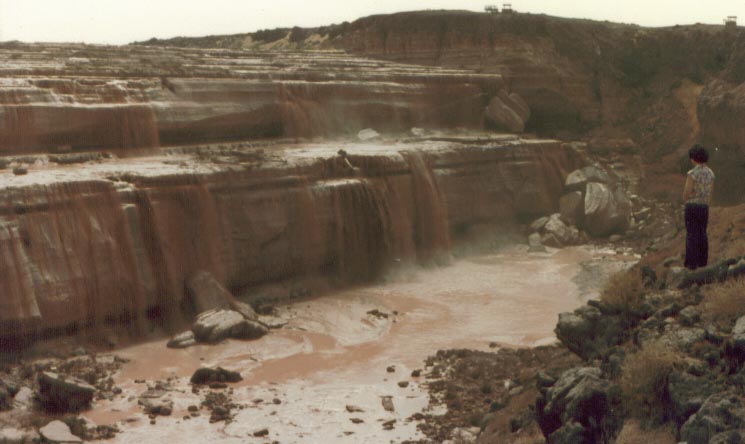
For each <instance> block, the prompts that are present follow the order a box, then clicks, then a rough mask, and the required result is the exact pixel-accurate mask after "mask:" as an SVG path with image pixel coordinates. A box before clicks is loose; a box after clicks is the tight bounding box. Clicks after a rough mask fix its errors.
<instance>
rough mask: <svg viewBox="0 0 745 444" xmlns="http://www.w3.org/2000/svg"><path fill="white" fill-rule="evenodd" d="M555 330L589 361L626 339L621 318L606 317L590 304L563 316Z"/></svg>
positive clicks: (569, 346) (565, 343)
mask: <svg viewBox="0 0 745 444" xmlns="http://www.w3.org/2000/svg"><path fill="white" fill-rule="evenodd" d="M554 331H555V332H556V337H557V338H558V339H559V340H560V341H561V342H562V343H563V344H564V345H565V346H566V347H567V348H568V349H569V350H571V351H572V352H574V353H576V354H577V355H579V356H580V357H581V358H582V359H585V360H590V359H594V358H597V357H600V356H602V355H603V354H604V353H605V352H606V351H607V350H608V348H609V347H612V346H614V345H616V344H618V343H619V342H620V341H621V339H622V337H623V328H622V326H621V322H620V320H619V318H618V317H617V316H611V315H607V314H606V315H604V314H603V313H602V312H601V311H600V310H599V309H598V308H596V307H593V306H590V305H584V306H582V307H579V308H578V309H576V310H574V312H572V313H561V314H559V322H558V323H557V324H556V328H555V329H554Z"/></svg>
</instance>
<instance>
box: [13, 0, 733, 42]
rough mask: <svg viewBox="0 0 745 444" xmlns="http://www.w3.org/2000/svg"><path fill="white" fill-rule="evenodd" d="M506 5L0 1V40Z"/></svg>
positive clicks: (531, 6)
mask: <svg viewBox="0 0 745 444" xmlns="http://www.w3.org/2000/svg"><path fill="white" fill-rule="evenodd" d="M502 2H503V0H501V1H499V2H494V1H490V0H367V1H364V0H0V40H22V41H29V42H31V41H47V42H53V41H55V42H59V41H66V42H87V43H114V44H119V43H129V42H131V41H134V40H145V39H148V38H150V37H160V38H166V37H174V36H202V35H209V34H234V33H242V32H250V31H256V30H258V29H264V28H275V27H291V26H295V25H297V26H318V25H328V24H332V23H340V22H343V21H345V20H347V21H352V20H355V19H357V18H360V17H364V16H367V15H371V14H379V13H389V12H397V11H411V10H420V9H467V10H472V11H482V10H483V7H484V5H485V4H497V5H500V6H501V4H502ZM512 5H513V9H515V10H518V11H523V12H533V13H546V14H550V15H557V16H562V17H578V18H589V19H595V20H611V21H616V22H625V23H636V24H640V25H644V26H668V25H674V24H690V23H696V22H701V23H716V24H720V23H722V19H723V18H724V17H726V16H728V15H740V16H742V20H741V21H742V22H743V23H745V0H678V1H673V0H626V1H606V0H512Z"/></svg>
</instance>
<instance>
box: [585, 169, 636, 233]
mask: <svg viewBox="0 0 745 444" xmlns="http://www.w3.org/2000/svg"><path fill="white" fill-rule="evenodd" d="M622 196H623V194H622V192H620V191H619V192H616V191H613V190H611V189H610V187H609V186H608V185H605V184H602V183H595V182H590V183H588V184H587V187H586V189H585V201H584V214H583V224H582V227H583V228H584V229H585V230H587V232H589V233H590V234H592V235H593V236H607V235H610V234H613V233H621V232H623V231H625V230H626V229H627V228H628V226H629V221H630V216H631V204H630V202H629V201H628V199H624V198H623V197H622Z"/></svg>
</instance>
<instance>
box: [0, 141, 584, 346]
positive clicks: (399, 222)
mask: <svg viewBox="0 0 745 444" xmlns="http://www.w3.org/2000/svg"><path fill="white" fill-rule="evenodd" d="M342 148H343V149H344V150H346V152H347V153H348V154H347V156H346V159H347V160H349V162H350V163H351V165H352V168H350V166H349V165H348V164H347V162H346V161H345V160H344V158H343V157H342V156H340V155H338V154H337V151H338V150H339V149H342ZM39 163H40V164H41V163H42V162H39ZM576 164H577V161H576V159H575V158H574V157H573V155H572V151H570V150H567V149H565V148H564V147H563V146H562V145H561V144H560V143H558V142H555V141H540V140H520V139H517V138H515V137H503V138H501V139H494V138H492V139H481V140H480V141H479V140H477V139H473V140H469V139H462V140H460V139H452V140H450V141H431V140H430V141H409V142H408V143H404V142H399V143H395V144H378V145H368V144H317V145H287V146H279V145H266V146H260V147H257V146H252V145H246V144H243V145H231V146H227V145H226V146H222V147H196V148H194V147H191V148H188V149H187V148H184V149H174V150H172V151H170V152H169V153H168V154H167V155H161V156H158V157H141V158H136V159H128V160H116V159H109V160H103V161H99V162H96V163H88V164H84V165H81V166H77V167H71V166H58V167H56V166H46V167H43V166H37V167H32V168H31V170H30V171H29V174H28V175H25V176H13V175H12V174H11V173H9V172H5V173H0V196H1V197H0V202H3V204H2V205H1V206H0V270H1V271H2V272H1V273H0V331H2V332H4V334H6V335H7V334H16V333H18V334H21V333H28V332H29V331H31V330H35V331H38V330H53V329H59V328H63V327H69V326H90V325H102V324H118V323H123V324H127V325H133V326H134V327H136V326H137V320H138V319H141V318H142V316H143V315H144V314H145V313H150V314H151V315H152V314H154V313H156V314H158V315H159V316H163V317H165V318H166V319H168V318H171V317H174V316H178V313H179V311H180V310H181V308H182V306H183V304H184V303H185V297H186V296H185V282H186V281H187V280H188V279H189V278H190V277H192V276H193V275H195V274H196V273H197V272H199V271H202V270H204V271H207V272H210V273H211V274H212V275H213V276H215V278H216V279H217V280H218V281H219V282H221V283H222V284H224V285H225V287H226V288H230V289H233V290H236V289H242V288H247V287H251V286H255V285H259V284H264V283H267V282H273V281H279V280H282V279H287V278H292V277H297V276H303V275H323V276H326V277H328V278H331V279H334V280H337V281H338V282H341V283H354V282H364V281H368V280H370V279H372V278H374V277H376V276H379V275H380V273H381V272H382V271H383V270H385V269H386V267H387V266H388V265H390V264H391V263H393V262H394V261H395V260H413V261H419V262H428V261H431V260H433V259H436V257H437V255H439V254H442V253H447V251H448V249H449V248H450V245H451V236H452V235H453V233H455V232H458V231H461V230H463V229H467V228H468V227H469V226H472V225H474V224H480V223H489V222H491V223H494V222H498V223H508V222H509V221H510V220H514V219H515V218H516V217H520V216H524V217H528V216H530V215H534V214H536V213H548V212H552V211H555V210H556V205H557V201H558V197H559V194H560V193H561V190H562V186H563V180H564V177H565V175H566V174H567V172H568V171H571V170H572V169H573V168H574V167H576V166H577V165H576Z"/></svg>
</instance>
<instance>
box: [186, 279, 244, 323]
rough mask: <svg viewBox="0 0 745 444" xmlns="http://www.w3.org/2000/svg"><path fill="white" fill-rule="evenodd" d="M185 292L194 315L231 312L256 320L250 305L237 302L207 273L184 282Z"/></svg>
mask: <svg viewBox="0 0 745 444" xmlns="http://www.w3.org/2000/svg"><path fill="white" fill-rule="evenodd" d="M186 291H187V293H188V295H189V297H190V298H191V301H192V304H193V305H194V310H195V312H196V313H203V312H205V311H209V310H233V311H237V312H238V313H241V314H242V315H243V317H245V318H246V319H251V320H256V319H257V316H256V312H255V311H254V310H253V308H251V306H250V305H248V304H245V303H243V302H240V301H237V300H236V299H235V297H233V295H232V294H231V293H230V292H229V291H228V290H227V289H226V288H225V287H224V286H223V285H222V284H221V283H220V281H218V280H217V279H216V278H215V277H214V276H213V275H212V273H210V272H208V271H203V270H202V271H198V272H196V273H194V275H193V276H191V277H190V278H189V279H188V280H187V281H186Z"/></svg>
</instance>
